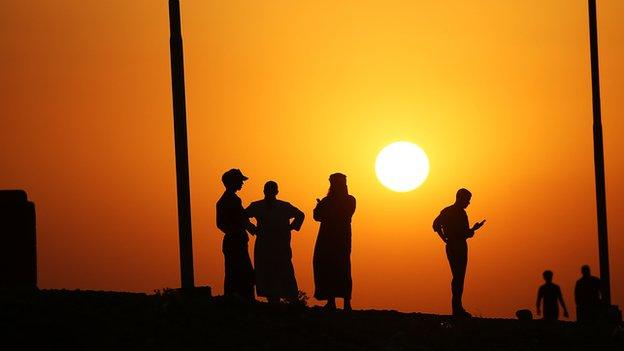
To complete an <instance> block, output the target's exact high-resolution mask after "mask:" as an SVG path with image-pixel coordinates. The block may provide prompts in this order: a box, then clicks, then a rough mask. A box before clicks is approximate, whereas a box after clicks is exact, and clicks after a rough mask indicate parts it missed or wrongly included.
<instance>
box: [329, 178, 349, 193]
mask: <svg viewBox="0 0 624 351" xmlns="http://www.w3.org/2000/svg"><path fill="white" fill-rule="evenodd" d="M347 195H349V190H348V189H347V176H346V175H344V174H342V173H334V174H332V175H330V176H329V191H328V192H327V196H347Z"/></svg>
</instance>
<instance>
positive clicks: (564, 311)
mask: <svg viewBox="0 0 624 351" xmlns="http://www.w3.org/2000/svg"><path fill="white" fill-rule="evenodd" d="M557 295H558V296H557V299H559V303H561V307H563V316H564V317H566V318H568V317H569V315H568V309H567V308H566V305H565V302H563V295H562V294H561V289H560V288H559V287H557Z"/></svg>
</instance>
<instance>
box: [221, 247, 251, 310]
mask: <svg viewBox="0 0 624 351" xmlns="http://www.w3.org/2000/svg"><path fill="white" fill-rule="evenodd" d="M223 256H224V258H225V282H224V289H223V290H224V294H225V295H226V296H239V297H240V298H243V299H247V300H253V299H254V291H253V288H254V281H253V267H252V265H251V259H250V258H249V252H248V250H247V243H244V242H243V243H241V242H231V241H229V240H224V241H223Z"/></svg>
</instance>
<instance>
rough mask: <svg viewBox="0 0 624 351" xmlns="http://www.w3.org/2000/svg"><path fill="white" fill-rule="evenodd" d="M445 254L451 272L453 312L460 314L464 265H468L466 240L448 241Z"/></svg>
mask: <svg viewBox="0 0 624 351" xmlns="http://www.w3.org/2000/svg"><path fill="white" fill-rule="evenodd" d="M446 256H447V258H448V261H449V266H450V267H451V273H452V274H453V279H452V280H451V292H452V294H453V298H452V307H453V314H461V313H463V312H464V307H463V305H462V295H463V293H464V279H465V277H466V266H467V265H468V245H467V244H466V242H458V243H449V244H447V245H446Z"/></svg>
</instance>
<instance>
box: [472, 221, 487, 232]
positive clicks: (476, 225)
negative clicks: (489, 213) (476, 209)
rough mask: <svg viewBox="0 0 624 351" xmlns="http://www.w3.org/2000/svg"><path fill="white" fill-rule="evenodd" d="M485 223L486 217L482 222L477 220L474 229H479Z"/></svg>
mask: <svg viewBox="0 0 624 351" xmlns="http://www.w3.org/2000/svg"><path fill="white" fill-rule="evenodd" d="M484 224H485V219H484V220H482V221H481V222H477V223H475V224H474V225H473V226H472V230H477V229H479V228H481V227H483V225H484Z"/></svg>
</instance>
